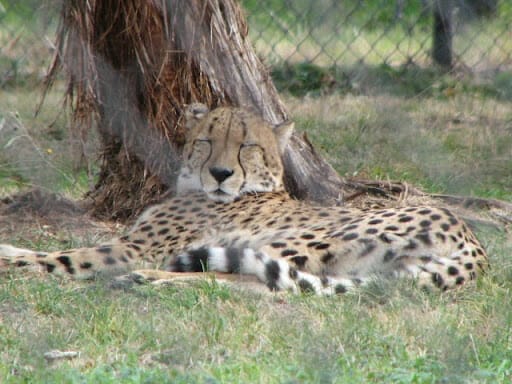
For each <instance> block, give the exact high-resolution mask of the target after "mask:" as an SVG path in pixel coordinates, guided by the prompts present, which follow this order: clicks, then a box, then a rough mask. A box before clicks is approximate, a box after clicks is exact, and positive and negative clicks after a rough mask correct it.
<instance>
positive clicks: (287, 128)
mask: <svg viewBox="0 0 512 384" xmlns="http://www.w3.org/2000/svg"><path fill="white" fill-rule="evenodd" d="M186 127H187V138H186V142H185V146H184V150H183V163H182V166H181V170H180V174H179V176H178V183H177V192H178V194H181V195H183V194H186V193H187V191H204V192H206V194H207V195H208V197H209V198H210V199H212V200H214V201H219V202H225V203H228V202H231V201H233V200H235V199H236V198H238V197H240V196H242V195H243V194H246V193H251V192H272V191H280V190H282V189H283V164H282V162H281V154H282V153H283V151H284V148H285V147H286V144H287V142H288V139H289V138H290V135H291V133H292V132H293V123H291V122H288V123H284V124H281V125H279V126H276V127H271V125H270V124H268V123H266V122H265V121H263V119H262V118H261V117H259V116H257V115H255V114H253V113H251V112H249V111H247V110H244V109H241V108H231V107H221V108H217V109H214V110H212V111H208V108H207V107H206V106H205V105H203V104H192V105H191V106H189V107H188V110H187V112H186Z"/></svg>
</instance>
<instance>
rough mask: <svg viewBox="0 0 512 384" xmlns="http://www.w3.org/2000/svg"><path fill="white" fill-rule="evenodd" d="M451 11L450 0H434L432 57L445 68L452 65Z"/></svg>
mask: <svg viewBox="0 0 512 384" xmlns="http://www.w3.org/2000/svg"><path fill="white" fill-rule="evenodd" d="M452 11H453V4H452V0H436V1H434V6H433V12H434V31H433V37H432V39H433V42H432V58H433V59H434V62H435V63H437V64H439V65H440V66H442V67H445V68H451V66H452V33H453V30H452V29H453V27H452V13H453V12H452Z"/></svg>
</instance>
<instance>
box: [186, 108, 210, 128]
mask: <svg viewBox="0 0 512 384" xmlns="http://www.w3.org/2000/svg"><path fill="white" fill-rule="evenodd" d="M208 112H209V109H208V107H207V106H206V105H204V104H202V103H192V104H189V105H187V108H186V109H185V127H187V129H190V128H192V127H193V126H194V125H196V124H197V122H198V121H200V120H202V119H203V118H204V117H205V116H206V115H207V114H208Z"/></svg>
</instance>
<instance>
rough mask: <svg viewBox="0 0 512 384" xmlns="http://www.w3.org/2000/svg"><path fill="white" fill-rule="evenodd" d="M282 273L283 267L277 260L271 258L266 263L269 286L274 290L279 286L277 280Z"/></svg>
mask: <svg viewBox="0 0 512 384" xmlns="http://www.w3.org/2000/svg"><path fill="white" fill-rule="evenodd" d="M280 273H281V268H280V267H279V263H278V262H277V261H275V260H271V261H269V262H268V263H267V264H266V266H265V277H266V278H267V286H268V287H269V288H270V289H271V290H273V291H276V290H277V289H278V288H279V287H278V286H277V281H278V280H279V275H280Z"/></svg>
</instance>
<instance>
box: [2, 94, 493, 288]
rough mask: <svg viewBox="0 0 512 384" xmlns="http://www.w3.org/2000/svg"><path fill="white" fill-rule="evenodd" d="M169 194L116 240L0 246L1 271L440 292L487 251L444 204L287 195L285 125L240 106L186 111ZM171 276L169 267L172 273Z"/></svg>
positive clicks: (469, 272)
mask: <svg viewBox="0 0 512 384" xmlns="http://www.w3.org/2000/svg"><path fill="white" fill-rule="evenodd" d="M186 119H187V124H186V125H187V128H188V133H187V140H186V144H185V147H184V151H183V163H182V166H181V170H180V174H179V177H178V182H177V191H178V194H177V197H175V198H172V199H169V200H167V201H165V202H163V203H161V204H159V205H156V206H153V207H151V208H149V209H147V210H146V211H145V212H144V213H143V214H142V215H141V217H140V218H139V219H138V220H137V222H136V223H135V225H133V227H132V228H131V229H130V231H129V232H128V233H127V234H126V235H125V236H123V237H120V238H117V239H113V240H112V241H110V242H108V243H106V244H102V245H99V246H97V247H93V248H80V249H72V250H67V251H59V252H52V253H36V252H33V251H29V250H25V249H19V248H14V247H12V246H10V245H0V257H1V259H0V260H1V261H2V266H1V269H2V270H4V271H5V270H7V269H9V270H10V269H14V270H15V272H16V271H17V270H27V269H28V270H35V271H41V272H44V273H53V274H61V275H67V276H71V277H73V278H91V277H94V276H95V275H97V274H99V273H101V274H105V273H107V274H112V275H116V274H117V275H119V274H122V273H126V272H127V271H133V270H135V269H137V268H141V267H142V266H144V267H146V266H148V265H149V266H150V267H153V268H157V267H158V268H159V270H156V269H155V270H154V271H152V272H140V273H139V275H138V276H142V277H145V276H147V277H148V278H152V279H154V278H162V277H163V278H165V277H166V276H168V271H169V272H200V271H203V270H206V269H207V270H210V271H217V272H225V273H232V274H242V275H251V276H256V277H257V278H258V279H259V280H260V281H261V282H262V283H264V284H266V285H267V286H268V287H269V288H270V289H271V290H290V291H293V292H301V291H311V292H314V293H317V294H334V293H343V292H346V291H347V290H350V289H351V288H353V287H355V286H358V285H361V284H364V283H365V282H366V281H368V280H369V279H372V278H374V277H379V276H381V277H386V278H387V277H410V278H413V279H415V280H416V281H417V282H418V283H419V284H420V285H421V286H425V287H429V288H430V287H433V288H437V289H441V290H446V289H448V288H452V287H456V286H459V285H462V284H464V283H466V282H467V281H470V280H473V279H475V278H476V277H477V275H478V274H480V273H481V272H482V271H483V270H485V268H486V266H487V256H486V254H485V251H484V249H483V247H482V246H481V245H480V243H479V242H478V240H477V239H476V237H475V236H474V234H473V233H472V232H471V231H470V230H469V229H468V227H467V226H466V224H465V223H463V222H462V221H461V220H460V219H458V218H457V217H456V216H455V215H453V214H452V213H451V212H450V211H448V210H447V209H444V208H436V207H431V206H423V207H403V208H390V209H382V210H373V211H372V210H368V211H366V210H365V211H361V210H356V209H347V208H344V207H329V208H325V207H320V206H315V205H313V204H308V203H305V202H301V201H297V200H294V199H292V198H291V197H290V196H288V195H287V193H286V192H285V191H284V188H283V165H282V162H281V154H282V153H283V151H284V148H285V146H286V144H287V141H288V139H289V137H290V135H291V133H292V130H293V125H292V124H291V123H287V124H283V125H280V126H276V127H271V126H270V125H269V124H267V123H266V122H264V121H263V120H262V119H261V118H260V117H258V116H256V115H254V114H252V113H250V112H248V111H246V110H244V109H239V108H217V109H215V110H212V111H208V110H207V108H206V107H205V106H204V105H201V104H194V105H192V106H190V107H189V108H188V111H187V113H186ZM173 276H174V274H173Z"/></svg>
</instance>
